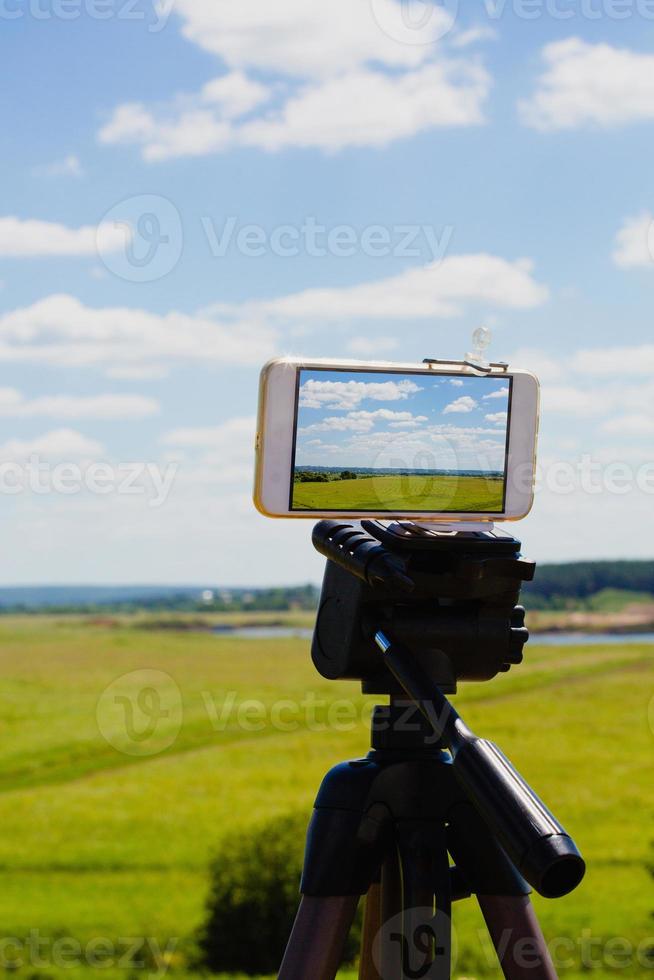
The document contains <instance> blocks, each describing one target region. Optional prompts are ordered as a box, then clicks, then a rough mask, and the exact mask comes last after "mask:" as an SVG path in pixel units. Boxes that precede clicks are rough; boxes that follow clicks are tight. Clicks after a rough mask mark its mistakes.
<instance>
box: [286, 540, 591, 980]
mask: <svg viewBox="0 0 654 980" xmlns="http://www.w3.org/2000/svg"><path fill="white" fill-rule="evenodd" d="M313 541H314V545H315V546H316V548H317V549H318V550H319V551H320V552H321V553H322V554H324V555H326V557H327V558H328V562H327V568H326V571H325V579H324V583H323V591H322V596H321V602H320V610H319V613H318V618H317V622H316V629H315V633H314V641H313V647H312V656H313V660H314V663H315V664H316V666H317V668H318V670H319V671H320V672H321V673H322V674H323V675H324V676H326V677H330V678H336V677H352V678H354V677H356V678H359V679H360V680H361V681H362V687H363V690H364V692H366V693H373V694H377V693H379V694H381V693H386V694H390V696H391V702H390V705H387V706H384V707H378V708H376V709H375V712H374V715H373V723H372V750H371V752H370V753H369V754H368V756H367V757H366V758H365V759H360V760H357V761H354V762H346V763H342V764H341V765H338V766H336V767H335V768H334V769H332V770H331V771H330V772H329V773H328V774H327V776H326V777H325V779H324V781H323V783H322V786H321V788H320V790H319V792H318V796H317V799H316V802H315V809H314V814H313V817H312V820H311V824H310V826H309V832H308V836H307V848H306V855H305V864H304V872H303V877H302V884H301V892H302V901H301V903H300V908H299V911H298V914H297V918H296V921H295V924H294V927H293V932H292V934H291V937H290V939H289V943H288V946H287V949H286V953H285V956H284V960H283V963H282V966H281V969H280V973H279V977H280V978H281V980H333V978H334V977H335V976H336V973H337V970H338V967H339V964H340V961H341V958H342V953H343V948H344V944H345V941H346V939H347V935H348V932H349V929H350V927H351V925H352V922H353V920H354V917H355V914H356V909H357V905H358V902H359V899H360V897H361V896H362V895H366V896H367V898H366V905H365V916H364V928H363V937H362V947H361V960H360V969H359V977H360V980H405V978H407V980H408V978H411V980H414V978H415V980H418V978H425V977H428V978H435V980H446V978H448V980H449V977H450V969H451V958H452V956H451V954H452V941H451V938H452V932H451V905H452V902H453V901H455V900H457V899H460V898H464V897H468V896H470V895H471V894H474V895H476V897H477V899H478V901H479V904H480V907H481V910H482V913H483V915H484V918H485V921H486V924H487V926H488V929H489V933H490V936H491V940H492V942H493V945H494V947H495V949H496V952H497V955H498V958H499V961H500V964H501V966H502V970H503V972H504V975H505V977H507V978H508V980H526V978H531V980H555V978H556V973H555V970H554V967H553V964H552V961H551V958H550V956H549V952H548V950H547V946H546V944H545V940H544V938H543V935H542V932H541V930H540V927H539V925H538V922H537V920H536V917H535V915H534V912H533V909H532V906H531V903H530V901H529V897H528V896H529V893H530V887H529V885H532V886H533V887H534V888H535V889H536V890H537V891H538V892H539V893H540V894H541V895H544V896H546V897H551V898H556V897H559V896H562V895H565V894H567V893H568V892H570V891H572V890H573V889H574V888H575V887H576V886H577V885H578V884H579V882H580V881H581V879H582V877H583V875H584V870H585V866H584V862H583V860H582V858H581V856H580V855H579V852H578V851H577V848H576V847H575V845H574V842H573V841H572V840H571V838H570V837H569V836H568V835H567V834H566V832H565V831H564V830H563V828H562V827H561V826H560V825H559V824H558V822H557V821H556V820H555V818H554V817H553V816H552V814H551V813H550V812H549V811H548V810H547V809H546V807H545V806H544V805H543V804H542V803H541V801H540V800H539V799H538V797H537V796H536V795H535V794H534V793H533V791H532V790H531V789H530V788H529V786H528V785H527V784H526V783H525V782H524V780H523V779H522V778H521V777H520V776H519V775H518V773H517V772H516V771H515V769H514V768H513V767H512V766H511V763H510V762H509V761H508V760H507V759H506V758H505V757H504V756H503V755H502V753H501V752H500V751H499V749H497V748H496V747H495V746H494V745H493V744H492V743H491V742H487V741H485V740H482V739H479V738H477V737H476V736H475V735H474V734H473V733H472V732H471V731H470V730H469V729H468V728H467V727H466V726H465V724H464V723H463V721H462V719H461V718H460V717H459V715H458V714H457V713H456V711H455V710H454V708H453V707H452V705H451V704H450V702H449V701H448V700H447V698H446V697H445V695H444V693H443V692H444V691H446V692H452V691H455V690H456V683H457V680H459V679H477V680H481V679H490V678H492V677H494V676H495V675H496V674H497V673H498V672H499V671H505V670H508V669H510V667H511V665H512V664H516V663H520V661H521V660H522V648H523V645H524V643H525V642H526V640H527V639H528V633H527V630H526V629H525V628H524V610H522V609H521V607H519V606H518V607H517V606H516V602H517V599H518V598H519V593H520V586H521V583H522V581H524V580H526V579H530V578H531V577H532V576H533V572H534V565H533V563H531V562H527V561H525V560H523V559H521V557H520V543H519V542H518V541H516V540H515V539H514V538H512V537H509V536H506V535H498V534H496V533H493V532H482V533H453V532H450V533H438V532H436V531H427V530H424V529H421V528H420V527H417V526H415V525H399V524H398V525H391V526H390V527H385V526H384V525H382V524H380V523H378V522H374V521H364V522H363V523H362V524H358V523H357V524H354V523H352V524H344V523H339V522H335V521H322V522H321V523H320V524H318V525H317V526H316V528H315V530H314V535H313ZM353 576H354V577H353ZM391 637H392V639H391ZM450 857H451V859H452V861H453V862H454V863H453V864H452V863H451V861H450ZM528 883H529V884H528Z"/></svg>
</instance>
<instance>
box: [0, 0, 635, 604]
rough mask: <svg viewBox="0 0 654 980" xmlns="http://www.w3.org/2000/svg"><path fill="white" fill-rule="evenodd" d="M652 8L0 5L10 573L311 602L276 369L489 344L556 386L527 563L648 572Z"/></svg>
mask: <svg viewBox="0 0 654 980" xmlns="http://www.w3.org/2000/svg"><path fill="white" fill-rule="evenodd" d="M649 8H651V4H648V3H647V2H645V0H620V3H617V2H615V3H614V2H612V0H565V2H563V0H561V2H557V3H553V2H550V0H529V2H528V3H527V2H523V0H506V2H502V3H499V2H497V3H495V2H488V3H482V4H463V3H456V2H455V0H452V2H451V0H443V2H432V0H424V2H423V0H416V2H415V3H413V2H411V3H407V2H405V0H332V2H330V3H328V4H326V3H318V2H308V0H275V2H274V3H273V2H266V0H238V2H237V0H171V2H169V0H112V2H109V3H107V2H105V0H66V2H65V3H62V2H60V0H42V2H39V3H36V2H29V0H11V2H5V3H0V123H1V126H2V134H3V151H2V154H1V155H0V484H1V486H0V539H1V540H2V547H3V554H4V556H5V560H4V562H3V563H2V565H1V567H0V581H2V582H5V583H16V582H19V583H33V582H38V583H48V582H197V583H223V584H234V585H238V584H243V585H254V584H274V583H281V582H297V581H302V580H306V579H308V578H312V579H313V580H318V579H319V577H320V574H321V561H320V559H319V557H318V556H317V555H316V554H314V552H313V549H312V548H311V544H310V527H309V525H308V524H307V523H304V522H299V521H297V522H286V521H281V522H280V521H277V522H275V521H267V520H266V519H265V518H263V517H261V516H259V515H258V514H257V513H256V512H255V510H254V508H253V505H252V500H251V486H252V470H253V452H252V446H253V441H254V427H255V422H254V418H255V412H256V399H257V381H258V373H259V369H260V367H261V365H262V363H263V362H264V361H265V360H266V359H267V358H269V357H271V356H274V355H278V354H279V355H297V356H300V357H305V358H315V357H321V358H322V357H327V358H343V357H356V358H361V359H364V360H365V359H371V360H387V359H390V360H392V359H396V360H398V361H403V362H407V361H415V362H420V361H421V360H422V358H423V357H426V356H431V357H455V358H460V357H463V356H464V355H465V353H466V352H467V351H469V350H470V336H471V333H472V331H473V329H474V328H476V327H478V326H480V325H481V324H485V325H487V326H490V327H491V328H492V329H493V332H494V341H493V346H492V348H491V350H490V352H489V353H490V356H491V358H492V359H493V360H508V361H509V362H510V364H512V365H513V366H515V367H522V368H528V369H532V370H533V371H534V372H535V373H536V374H538V375H539V377H540V379H541V382H542V385H543V397H542V414H541V439H540V446H539V465H540V468H539V479H538V486H537V492H536V501H535V505H534V508H533V510H532V512H531V514H530V515H529V517H528V518H527V519H526V520H525V521H524V522H522V523H521V524H520V525H519V532H518V533H519V535H520V537H521V538H522V540H523V542H524V546H525V550H526V551H528V553H529V555H530V556H532V557H534V558H535V559H537V560H541V561H542V560H546V559H547V560H564V559H575V558H593V557H595V558H597V557H602V558H609V557H625V558H626V557H652V554H653V552H654V537H653V536H652V534H651V528H652V509H653V507H654V462H653V455H652V446H653V445H654V382H653V381H652V378H654V343H653V342H652V301H653V299H654V230H653V227H654V226H653V224H652V220H653V217H654V183H653V181H652V145H653V138H654V13H653V12H652V10H650V9H649ZM462 397H463V396H462ZM470 397H474V396H472V395H471V396H470ZM475 400H477V401H478V399H475ZM380 404H381V403H380ZM389 405H390V403H389ZM405 408H406V410H407V411H408V410H410V409H409V402H408V400H407V402H406V405H404V404H402V403H399V402H398V403H394V405H392V406H390V410H398V411H400V410H402V411H403V410H405ZM358 410H360V411H373V410H374V406H373V404H372V403H370V404H366V405H364V406H362V407H361V408H359V409H357V408H353V409H352V411H358ZM411 410H412V411H413V408H411ZM475 411H477V413H478V416H479V417H481V414H482V413H481V412H480V411H478V410H475ZM333 414H334V415H335V416H336V415H339V414H344V410H335V411H334V412H333ZM414 414H418V413H417V412H414ZM420 414H423V415H425V416H426V417H427V418H429V417H430V414H433V413H429V412H428V411H426V410H423V411H421V413H420ZM486 414H494V413H486ZM472 415H473V413H472V412H471V413H469V416H470V417H472ZM446 418H447V421H448V424H449V423H450V422H452V424H455V425H456V426H460V425H467V424H468V421H469V418H468V417H467V416H465V415H464V414H448V415H447V417H446ZM396 421H400V420H396ZM386 423H387V424H385V425H384V426H383V427H382V425H381V423H380V422H379V421H375V423H374V425H373V427H372V429H371V430H370V431H369V432H367V433H366V432H361V433H359V434H358V435H359V436H361V437H362V438H368V439H370V438H371V437H372V435H374V434H375V433H376V432H382V431H386V432H387V431H388V429H389V428H390V419H387V420H386ZM366 424H367V423H366ZM423 424H426V423H420V425H423ZM482 426H483V427H484V428H488V429H494V426H495V423H489V424H488V425H486V420H484V421H483V423H482ZM399 431H402V430H401V429H400V430H399ZM356 435H357V434H356V433H354V434H353V436H351V437H348V436H347V435H345V434H344V435H341V436H338V437H334V439H331V436H330V443H331V444H333V445H336V444H340V441H341V440H343V444H344V443H345V440H346V439H347V438H354V437H355V436H356ZM326 436H327V433H318V434H317V436H316V438H320V439H322V440H324V441H325V442H326V441H327V439H326ZM484 438H485V437H484ZM488 438H489V439H491V438H492V436H491V435H489V436H488ZM2 467H4V469H2ZM62 467H63V470H62V469H61V468H62ZM134 467H136V470H134V469H133V468H134ZM7 468H8V469H7ZM648 529H649V531H648ZM254 554H256V561H253V559H252V556H253V555H254Z"/></svg>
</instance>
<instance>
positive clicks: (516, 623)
mask: <svg viewBox="0 0 654 980" xmlns="http://www.w3.org/2000/svg"><path fill="white" fill-rule="evenodd" d="M528 639H529V630H528V629H527V627H526V626H525V609H524V606H516V607H515V608H514V609H513V611H512V612H511V628H510V630H509V654H508V657H507V661H508V663H509V664H519V663H522V657H523V647H524V645H525V643H526V642H527V641H528Z"/></svg>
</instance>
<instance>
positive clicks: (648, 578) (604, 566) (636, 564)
mask: <svg viewBox="0 0 654 980" xmlns="http://www.w3.org/2000/svg"><path fill="white" fill-rule="evenodd" d="M604 589H621V590H624V591H626V592H639V593H650V594H654V561H578V562H570V563H566V564H560V565H539V566H538V568H537V569H536V577H535V579H534V581H533V582H527V583H526V584H525V585H524V586H523V596H524V599H525V603H526V604H527V605H529V606H530V607H531V608H532V609H537V608H554V609H564V608H566V606H568V605H569V604H570V602H571V601H572V602H574V601H579V600H584V599H588V598H590V597H591V596H594V595H596V594H597V593H598V592H601V591H602V590H604Z"/></svg>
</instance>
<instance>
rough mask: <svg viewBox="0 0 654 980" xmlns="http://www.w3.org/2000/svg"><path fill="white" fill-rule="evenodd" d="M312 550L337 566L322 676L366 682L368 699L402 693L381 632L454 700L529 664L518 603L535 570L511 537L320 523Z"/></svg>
mask: <svg viewBox="0 0 654 980" xmlns="http://www.w3.org/2000/svg"><path fill="white" fill-rule="evenodd" d="M313 544H314V547H315V548H316V549H317V550H318V551H319V552H320V553H321V554H323V555H324V556H325V557H326V558H327V559H328V561H327V567H326V569H325V577H324V580H323V587H322V594H321V598H320V605H319V611H318V617H317V620H316V628H315V632H314V637H313V644H312V651H311V655H312V658H313V662H314V664H315V666H316V668H317V670H318V671H319V673H321V674H322V675H323V677H327V678H330V679H336V678H341V677H342V678H351V679H358V680H360V681H361V682H362V688H363V691H364V693H366V694H399V693H401V688H400V687H399V686H398V684H397V681H396V680H395V679H394V678H393V676H392V674H391V673H390V672H389V671H388V669H387V668H386V666H385V665H384V663H383V662H381V661H380V659H379V656H378V654H377V652H376V650H375V648H374V645H373V643H372V642H371V641H372V639H373V638H374V635H375V632H376V631H377V630H378V629H386V630H388V631H389V632H390V633H391V634H392V635H393V637H395V638H396V639H397V640H398V641H400V642H401V643H403V644H404V645H405V646H406V647H407V648H408V650H410V652H411V654H412V655H413V657H414V658H415V660H416V661H417V662H418V663H419V665H420V667H421V669H422V670H423V671H425V672H426V673H427V674H428V675H429V677H430V678H431V680H432V681H433V682H434V683H435V684H436V685H437V686H438V687H439V688H440V689H441V690H442V691H444V692H445V693H454V692H455V691H456V686H457V681H458V680H491V679H492V678H493V677H495V676H496V674H498V673H499V672H505V671H508V670H510V668H511V666H512V665H513V664H519V663H520V662H521V661H522V650H523V646H524V644H525V643H526V642H527V640H528V639H529V633H528V631H527V629H525V626H524V615H525V613H524V609H523V608H522V607H521V606H518V605H517V602H518V599H519V596H520V588H521V585H522V582H524V581H530V580H531V579H532V578H533V576H534V571H535V564H534V562H531V561H527V560H526V559H524V558H522V557H521V555H520V547H521V545H520V542H519V541H518V540H516V539H515V538H513V537H511V536H510V535H508V534H503V533H500V532H498V531H472V532H469V531H438V530H435V529H434V530H432V529H427V528H424V527H421V526H420V525H416V524H409V523H402V524H399V523H396V524H390V525H388V526H387V525H385V524H383V523H381V522H380V521H373V520H370V521H367V520H364V521H361V522H347V523H346V522H342V521H321V522H320V523H319V524H317V525H316V527H315V528H314V531H313Z"/></svg>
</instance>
